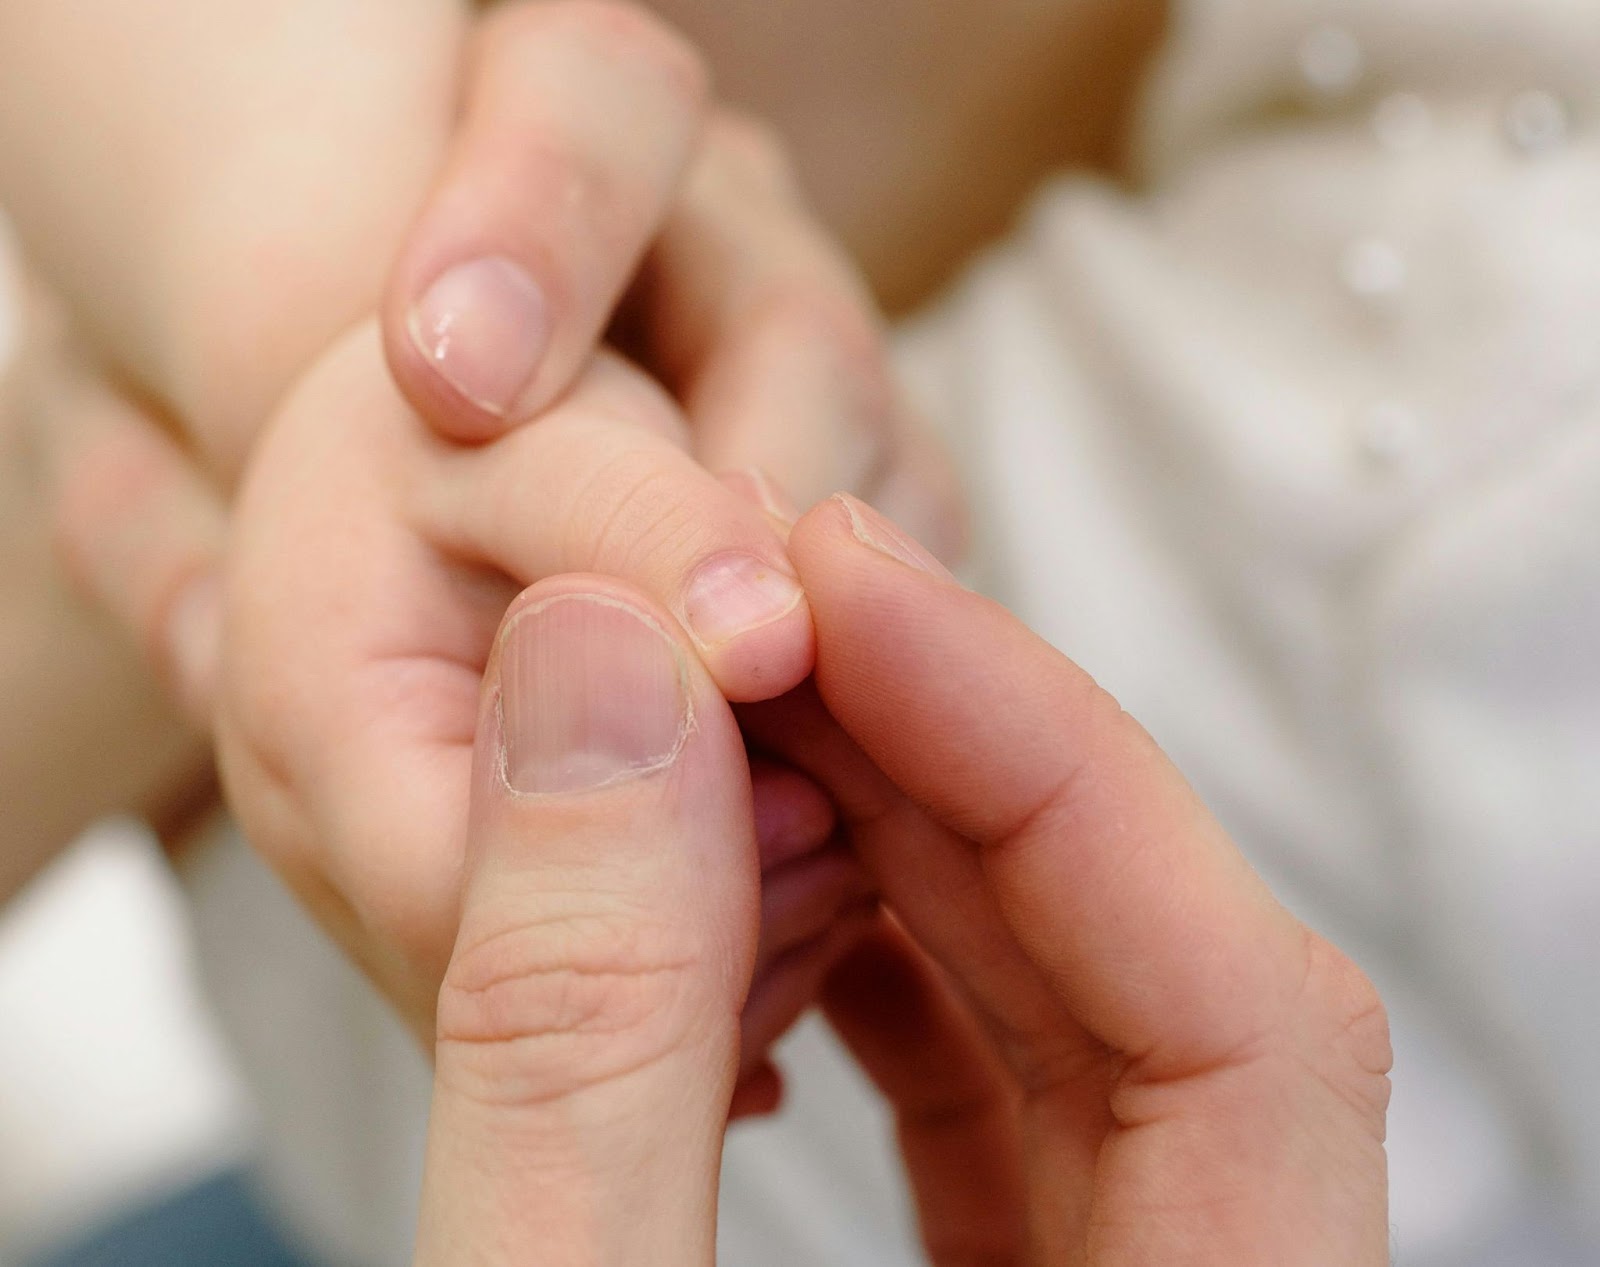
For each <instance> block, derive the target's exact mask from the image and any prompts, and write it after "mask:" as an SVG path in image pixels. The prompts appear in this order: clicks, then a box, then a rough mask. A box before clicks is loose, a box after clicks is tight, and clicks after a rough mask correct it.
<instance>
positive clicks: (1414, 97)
mask: <svg viewBox="0 0 1600 1267" xmlns="http://www.w3.org/2000/svg"><path fill="white" fill-rule="evenodd" d="M1372 131H1373V135H1375V136H1376V137H1377V138H1378V144H1379V145H1381V146H1383V148H1384V149H1386V150H1388V151H1389V152H1390V153H1392V154H1410V153H1413V152H1415V151H1416V150H1420V149H1421V148H1422V147H1423V146H1424V145H1426V144H1427V143H1428V141H1429V140H1430V139H1431V138H1432V136H1433V111H1431V110H1430V109H1428V103H1427V102H1426V101H1424V100H1423V99H1422V98H1421V97H1420V96H1419V95H1418V94H1416V93H1414V92H1394V93H1390V94H1389V95H1388V96H1387V97H1385V98H1384V99H1383V100H1382V101H1380V102H1378V104H1377V106H1376V107H1375V108H1374V109H1373V111H1372Z"/></svg>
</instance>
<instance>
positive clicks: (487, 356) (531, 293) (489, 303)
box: [410, 255, 550, 415]
mask: <svg viewBox="0 0 1600 1267" xmlns="http://www.w3.org/2000/svg"><path fill="white" fill-rule="evenodd" d="M410 332H411V340H412V342H413V343H414V344H415V345H416V346H417V349H418V350H419V351H420V352H421V353H422V354H423V355H424V356H425V357H427V358H428V360H429V362H430V363H431V364H432V365H433V367H434V368H435V369H436V370H438V371H439V373H440V374H441V375H442V376H443V377H444V379H445V381H446V382H448V383H449V384H450V386H452V387H454V388H455V389H456V391H458V392H460V393H461V395H463V396H465V397H466V398H467V399H468V400H470V401H471V402H472V403H473V404H475V405H477V406H478V407H479V408H480V409H483V410H485V411H487V412H489V413H492V414H496V415H504V414H506V413H508V412H509V411H510V410H511V409H512V407H513V406H514V405H515V404H516V403H517V400H518V398H519V397H520V396H521V395H522V393H523V392H524V391H525V390H526V389H527V386H528V384H529V383H530V382H532V381H533V376H534V374H535V373H536V372H537V371H538V368H539V363H540V361H542V360H543V359H544V354H545V349H546V347H547V346H548V344H549V341H550V312H549V307H548V305H547V304H546V302H545V297H544V292H543V291H542V290H540V289H539V285H538V283H537V282H535V281H534V280H533V278H531V277H529V276H528V274H527V273H526V272H524V271H523V269H522V267H521V266H520V265H518V264H517V263H516V262H515V261H513V260H509V259H506V258H505V257H504V256H498V255H491V256H485V257H484V258H482V259H476V260H469V261H467V262H466V263H464V264H457V265H456V266H455V267H453V268H450V269H447V270H445V272H443V273H442V274H440V276H439V278H438V279H437V280H436V281H435V282H434V283H433V285H432V286H430V287H429V288H428V291H427V293H426V294H425V295H423V297H422V298H421V299H420V300H419V301H418V302H417V304H416V306H415V307H414V308H413V309H412V310H411V319H410Z"/></svg>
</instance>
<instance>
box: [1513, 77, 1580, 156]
mask: <svg viewBox="0 0 1600 1267" xmlns="http://www.w3.org/2000/svg"><path fill="white" fill-rule="evenodd" d="M1502 126H1503V127H1504V129H1505V135H1506V140H1507V141H1508V142H1509V143H1510V145H1511V147H1512V149H1515V150H1517V151H1519V152H1520V153H1523V154H1530V155H1532V154H1544V153H1547V152H1548V151H1550V150H1553V149H1556V148H1557V147H1558V146H1560V145H1562V144H1563V143H1565V141H1566V139H1567V134H1568V132H1569V131H1570V130H1571V120H1570V119H1569V118H1568V115H1567V107H1566V104H1565V103H1564V102H1563V101H1562V100H1561V98H1559V97H1557V96H1556V95H1555V94H1554V93H1552V92H1546V91H1544V90H1543V89H1542V88H1531V89H1529V90H1528V91H1527V92H1519V93H1518V94H1517V95H1516V96H1514V97H1513V98H1511V100H1510V101H1509V102H1507V103H1506V109H1505V117H1504V119H1503V120H1502Z"/></svg>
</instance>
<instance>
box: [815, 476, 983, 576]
mask: <svg viewBox="0 0 1600 1267" xmlns="http://www.w3.org/2000/svg"><path fill="white" fill-rule="evenodd" d="M833 500H834V501H836V502H838V503H839V505H841V506H843V507H844V510H845V513H846V514H847V515H849V516H850V531H851V532H852V533H854V534H855V538H856V540H857V541H859V542H861V544H862V545H864V546H870V547H871V548H872V549H874V550H876V551H877V552H878V553H879V554H886V555H888V556H889V557H890V558H891V559H894V560H896V561H898V562H900V563H904V564H905V565H906V566H907V567H914V568H916V569H917V571H919V572H926V573H928V574H929V575H930V576H937V577H940V578H942V579H944V580H947V581H953V580H955V579H956V578H955V574H954V573H953V572H951V571H950V569H949V568H947V567H945V565H944V564H943V563H940V562H939V560H938V559H936V558H935V557H934V556H933V555H932V554H930V553H929V552H928V551H927V550H925V549H924V548H923V547H922V546H920V545H918V544H917V543H916V542H915V541H913V540H912V539H911V538H910V537H908V536H907V535H906V534H905V533H904V532H902V531H901V530H900V529H899V528H898V527H896V526H895V525H894V523H892V522H891V521H890V520H889V519H887V518H886V517H885V516H883V515H880V514H879V513H878V512H877V511H875V510H873V509H872V507H871V506H868V505H867V504H866V503H865V502H862V501H858V500H856V498H854V497H852V496H850V494H849V493H835V494H834V497H833Z"/></svg>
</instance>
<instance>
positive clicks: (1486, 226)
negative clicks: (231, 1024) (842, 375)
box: [255, 0, 1600, 1267]
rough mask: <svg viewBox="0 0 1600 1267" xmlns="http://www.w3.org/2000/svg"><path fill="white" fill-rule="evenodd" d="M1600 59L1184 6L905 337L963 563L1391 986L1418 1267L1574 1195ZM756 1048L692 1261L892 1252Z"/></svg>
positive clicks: (1550, 32)
mask: <svg viewBox="0 0 1600 1267" xmlns="http://www.w3.org/2000/svg"><path fill="white" fill-rule="evenodd" d="M1597 71H1600V9H1597V8H1596V6H1595V4H1594V0H1191V2H1190V3H1189V4H1187V5H1186V6H1185V7H1184V8H1183V9H1182V11H1181V12H1180V13H1179V15H1178V17H1177V20H1176V22H1175V30H1174V36H1173V39H1172V44H1171V48H1170V50H1169V55H1168V56H1167V58H1166V59H1165V63H1164V66H1163V68H1162V70H1161V73H1160V74H1159V75H1158V76H1157V77H1156V80H1155V81H1154V83H1153V84H1152V86H1151V89H1150V93H1149V97H1148V109H1147V111H1146V116H1145V126H1144V129H1143V152H1144V154H1145V156H1146V160H1145V167H1144V184H1143V186H1142V188H1141V190H1140V191H1139V192H1138V193H1137V194H1136V195H1130V194H1125V193H1119V192H1116V191H1113V190H1111V189H1109V188H1107V187H1104V186H1102V185H1099V184H1096V183H1093V182H1089V181H1085V180H1082V179H1071V180H1065V181H1062V182H1061V183H1059V184H1057V185H1055V186H1054V187H1052V188H1050V189H1048V190H1046V191H1045V192H1044V193H1043V195H1042V196H1041V198H1040V199H1039V200H1038V202H1037V205H1036V206H1035V207H1034V209H1033V211H1032V212H1031V214H1030V215H1029V216H1028V218H1027V220H1026V222H1025V224H1023V225H1022V227H1021V228H1020V230H1019V231H1018V232H1017V233H1016V235H1015V236H1014V238H1013V239H1012V240H1011V241H1009V242H1008V243H1006V244H1005V245H1004V246H1003V247H1002V248H1000V249H998V250H996V251H995V252H994V253H993V254H992V255H991V256H990V257H988V258H987V259H986V260H985V261H983V262H982V263H981V264H980V265H979V266H978V267H977V268H976V269H975V270H974V271H973V272H972V274H971V275H970V276H969V277H968V279H967V280H966V281H965V282H964V283H963V284H962V285H961V286H960V287H959V288H958V289H957V290H956V292H955V293H953V294H952V295H951V296H950V297H949V298H948V299H947V300H946V301H945V302H944V303H943V304H942V305H941V306H940V307H939V308H938V309H937V310H936V311H935V312H933V313H932V314H930V315H929V317H928V318H927V319H926V320H924V321H922V322H920V323H919V324H918V326H917V328H916V329H914V330H912V331H910V332H908V333H907V336H906V339H905V343H904V350H905V353H906V363H907V366H908V369H909V370H910V371H911V372H912V374H913V377H914V378H915V379H916V381H917V382H918V383H919V385H920V387H921V390H922V391H923V394H924V395H925V397H926V398H927V402H928V404H929V407H930V409H931V410H932V411H933V412H935V413H936V414H937V415H940V416H942V417H943V418H944V419H945V420H947V421H948V422H949V424H950V432H951V435H952V437H953V438H954V441H955V443H956V444H957V445H958V447H959V448H960V451H961V453H962V456H963V465H964V468H965V469H966V470H967V471H968V472H970V473H971V476H972V483H973V487H972V492H973V494H974V497H975V499H976V503H977V509H978V517H979V539H980V552H981V555H982V559H983V571H984V579H985V581H986V583H987V585H988V587H989V588H991V589H993V590H994V591H995V592H996V593H997V594H999V595H1000V596H1001V597H1002V598H1004V599H1005V600H1006V601H1007V602H1009V603H1010V604H1011V605H1012V606H1013V607H1014V608H1015V609H1016V610H1018V611H1019V612H1020V613H1021V614H1022V615H1023V616H1024V618H1025V619H1027V620H1028V621H1029V622H1030V623H1031V624H1033V625H1034V626H1035V627H1036V628H1038V629H1039V630H1041V631H1042V632H1043V633H1044V634H1045V635H1046V636H1047V637H1049V638H1050V639H1051V640H1052V641H1054V642H1055V643H1056V644H1057V645H1059V646H1060V647H1062V648H1063V649H1064V650H1066V651H1067V652H1068V653H1070V654H1071V655H1073V656H1074V657H1075V658H1076V659H1078V660H1079V661H1080V662H1081V663H1082V664H1084V665H1085V666H1086V667H1087V668H1089V669H1090V670H1091V671H1092V672H1094V673H1095V674H1096V675H1097V676H1099V677H1100V679H1101V680H1102V681H1103V682H1104V683H1105V684H1106V685H1107V686H1108V687H1110V688H1111V689H1112V690H1113V691H1114V692H1115V693H1116V694H1118V695H1119V696H1120V697H1121V699H1122V701H1123V702H1124V704H1125V705H1126V706H1127V707H1128V708H1130V709H1131V711H1133V712H1134V713H1135V714H1136V715H1137V716H1139V717H1140V718H1141V719H1142V720H1143V721H1144V722H1145V723H1146V724H1147V725H1148V726H1149V727H1150V728H1151V730H1152V731H1153V732H1154V733H1155V735H1156V736H1157V737H1158V738H1159V739H1160V740H1161V741H1162V742H1163V744H1164V745H1165V746H1166V747H1167V749H1168V750H1169V751H1170V752H1171V753H1172V754H1173V756H1174V757H1175V759H1176V760H1177V761H1178V763H1179V764H1180V765H1181V766H1182V767H1183V768H1184V769H1185V770H1186V772H1187V773H1188V774H1189V776H1190V777H1191V778H1192V779H1193V780H1194V781H1195V783H1196V784H1197V785H1198V787H1199V788H1200V790H1201V792H1202V793H1203V794H1204V796H1205V797H1206V798H1207V799H1208V800H1209V801H1210V803H1211V804H1212V805H1213V806H1214V807H1215V808H1216V809H1217V810H1218V812H1219V813H1220V814H1221V816H1222V818H1223V819H1224V820H1225V821H1226V822H1227V823H1228V824H1229V825H1230V827H1231V828H1232V829H1233V831H1234V832H1235V833H1236V834H1237V837H1238V839H1239V840H1240V841H1241V843H1242V844H1243V845H1244V847H1245V848H1246V849H1247V851H1248V852H1249V853H1250V855H1251V856H1252V857H1253V858H1254V859H1255V860H1256V861H1257V863H1258V865H1260V866H1261V867H1262V868H1263V870H1264V871H1265V872H1266V873H1267V875H1268V877H1269V878H1270V879H1271V880H1272V882H1273V883H1274V884H1275V885H1276V886H1277V887H1278V888H1279V890H1280V892H1282V893H1283V894H1284V895H1285V896H1286V898H1287V899H1288V900H1289V901H1291V902H1292V903H1293V904H1294V905H1295V906H1296V908H1297V909H1299V910H1300V911H1301V912H1302V913H1303V914H1304V915H1305V916H1306V918H1308V919H1309V920H1310V921H1311V922H1312V923H1313V924H1315V925H1316V926H1318V927H1319V928H1321V929H1322V930H1323V931H1325V932H1327V933H1328V934H1330V935H1331V936H1332V937H1333V938H1334V939H1335V940H1336V941H1338V942H1340V943H1341V944H1343V945H1344V946H1346V948H1348V949H1349V950H1350V951H1351V952H1352V953H1354V954H1355V955H1356V957H1357V958H1358V959H1360V960H1361V961H1362V962H1363V963H1364V965H1365V966H1366V967H1367V968H1368V969H1369V971H1370V972H1371V973H1372V974H1373V975H1374V977H1375V978H1376V979H1377V980H1378V982H1379V984H1380V986H1381V987H1382V988H1383V989H1384V990H1385V992H1386V994H1387V997H1388V1000H1389V1002H1390V1005H1391V1009H1392V1012H1393V1017H1394V1022H1395V1031H1396V1040H1397V1048H1398V1054H1399V1063H1398V1066H1397V1070H1396V1075H1395V1082H1396V1088H1397V1090H1396V1099H1395V1107H1394V1119H1393V1124H1392V1132H1391V1139H1392V1147H1391V1153H1392V1158H1393V1169H1394V1186H1395V1198H1394V1213H1393V1220H1394V1224H1395V1227H1396V1236H1397V1242H1398V1245H1399V1247H1400V1250H1401V1253H1402V1255H1403V1256H1404V1257H1403V1261H1406V1262H1409V1263H1412V1264H1422V1263H1438V1264H1445V1263H1449V1264H1457V1263H1465V1262H1468V1261H1474V1262H1476V1261H1480V1259H1479V1258H1477V1257H1475V1256H1474V1255H1475V1254H1481V1253H1485V1252H1489V1251H1487V1250H1484V1249H1482V1244H1483V1243H1484V1242H1483V1238H1484V1237H1485V1236H1487V1235H1489V1234H1490V1232H1491V1230H1492V1229H1494V1228H1497V1227H1498V1228H1502V1229H1503V1228H1504V1227H1506V1226H1508V1225H1512V1224H1514V1222H1515V1220H1517V1219H1519V1218H1526V1217H1530V1216H1529V1215H1528V1214H1527V1211H1529V1210H1530V1209H1533V1208H1535V1207H1534V1206H1533V1205H1532V1203H1534V1202H1537V1201H1544V1200H1547V1199H1553V1200H1557V1201H1561V1200H1565V1201H1566V1202H1568V1207H1567V1210H1566V1212H1565V1213H1563V1214H1560V1215H1558V1216H1557V1217H1571V1218H1573V1219H1576V1218H1578V1217H1579V1215H1580V1213H1581V1199H1582V1196H1583V1195H1584V1194H1585V1193H1588V1192H1593V1191H1596V1190H1597V1189H1600V1076H1596V1072H1595V1070H1594V1069H1593V1068H1592V1055H1591V1053H1593V1052H1594V1051H1595V1050H1596V1049H1597V1048H1600V999H1597V998H1596V997H1595V992H1594V990H1593V988H1592V984H1591V983H1592V982H1593V981H1594V979H1595V976H1596V970H1597V966H1600V919H1597V918H1596V916H1597V915H1600V76H1597V74H1596V72H1597ZM255 1019H256V1022H257V1023H263V1021H262V1018H259V1017H258V1018H255ZM265 1023H267V1024H269V1025H270V1026H271V1028H272V1030H273V1033H274V1041H275V1042H278V1043H280V1044H282V1043H283V1042H284V1041H285V1039H286V1038H287V1037H288V1035H286V1033H285V1032H284V1029H283V1027H282V1026H280V1025H279V1024H277V1023H275V1022H271V1021H267V1022H265ZM329 1037H330V1036H329V1035H327V1034H326V1033H325V1034H324V1036H323V1037H322V1038H321V1039H320V1040H319V1041H318V1043H317V1047H316V1051H317V1059H316V1061H315V1062H310V1061H308V1062H306V1065H307V1067H306V1068H305V1069H304V1070H299V1069H298V1068H297V1070H296V1072H295V1074H294V1077H293V1078H291V1079H290V1080H289V1082H288V1083H286V1085H285V1087H284V1088H283V1095H286V1096H293V1095H296V1094H304V1090H303V1080H304V1078H306V1077H309V1076H311V1075H312V1074H313V1073H314V1072H316V1070H317V1068H318V1066H321V1067H322V1068H323V1069H326V1067H327V1065H328V1064H329V1063H330V1061H332V1060H334V1059H335V1058H337V1057H338V1053H339V1052H342V1051H343V1046H342V1045H336V1044H333V1043H330V1041H329ZM789 1051H790V1052H791V1055H792V1057H793V1059H791V1061H790V1065H791V1072H792V1074H793V1082H794V1084H795V1092H794V1103H793V1104H792V1106H791V1109H790V1110H789V1112H788V1113H787V1114H786V1115H785V1117H784V1118H783V1119H782V1120H780V1121H779V1122H777V1123H774V1124H771V1125H765V1126H757V1127H754V1128H742V1129H741V1130H739V1131H737V1132H735V1135H734V1138H733V1141H732V1142H731V1144H730V1147H729V1153H728V1161H727V1165H726V1168H725V1174H726V1200H725V1207H726V1208H725V1219H724V1223H725V1227H724V1250H725V1257H724V1261H725V1262H727V1263H729V1264H733V1265H735V1267H742V1265H744V1264H749V1265H751V1267H758V1265H759V1267H784V1265H786V1264H795V1265H796V1267H798V1265H799V1264H811V1263H817V1262H827V1263H829V1264H833V1265H836V1267H848V1265H851V1264H862V1265H863V1267H865V1265H866V1264H872V1265H873V1267H879V1265H881V1264H893V1263H900V1262H909V1261H915V1258H914V1251H913V1250H912V1248H911V1244H912V1242H911V1239H910V1234H909V1231H908V1228H909V1221H908V1219H907V1216H906V1213H905V1209H904V1199H903V1196H902V1194H901V1193H900V1192H899V1190H898V1188H897V1186H896V1185H895V1184H894V1183H893V1182H892V1178H891V1177H892V1175H893V1173H894V1172H893V1168H892V1164H891V1162H890V1161H889V1160H888V1155H887V1153H886V1152H885V1149H884V1147H883V1142H884V1137H883V1135H882V1132H881V1127H882V1122H881V1117H880V1116H879V1114H878V1111H877V1110H876V1108H875V1106H873V1104H872V1102H871V1100H870V1098H869V1097H867V1096H866V1095H865V1093H864V1092H863V1091H862V1090H861V1088H860V1084H859V1081H858V1080H856V1079H855V1078H854V1075H852V1074H850V1073H848V1072H847V1071H846V1070H845V1069H844V1067H843V1066H842V1065H841V1064H840V1062H839V1060H838V1057H837V1054H836V1053H835V1052H833V1051H832V1050H831V1048H829V1047H828V1045H827V1044H826V1042H825V1040H823V1039H822V1038H821V1037H820V1036H819V1034H818V1033H817V1032H816V1031H815V1030H814V1029H807V1030H804V1031H802V1033H801V1035H800V1036H799V1037H798V1039H797V1040H796V1041H795V1042H794V1043H793V1044H792V1045H791V1046H790V1048H789ZM285 1058H286V1059H288V1056H287V1055H286V1057H285ZM296 1059H298V1057H297V1058H296ZM285 1067H286V1068H287V1067H288V1066H285ZM347 1090H348V1092H349V1093H350V1094H357V1093H358V1092H360V1088H359V1087H357V1086H355V1085H351V1086H349V1087H348V1088H347ZM368 1094H370V1092H368ZM281 1098H282V1097H281V1096H279V1097H274V1101H276V1100H278V1099H281ZM875 1140H876V1141H877V1142H876V1143H875V1142H874V1141H875ZM363 1142H364V1141H362V1140H354V1141H352V1145H353V1146H356V1147H359V1146H360V1145H361V1144H362V1143H363ZM1547 1193H1554V1194H1555V1196H1554V1197H1553V1198H1551V1197H1548V1196H1547ZM346 1243H347V1244H350V1243H353V1242H351V1241H348V1240H347V1241H346ZM1505 1243H1509V1244H1512V1245H1516V1246H1517V1247H1518V1249H1517V1252H1516V1257H1515V1261H1518V1262H1523V1263H1535V1262H1538V1261H1544V1262H1557V1261H1563V1259H1562V1258H1561V1257H1560V1254H1559V1253H1558V1251H1557V1250H1556V1249H1555V1248H1552V1249H1551V1250H1550V1251H1549V1253H1548V1254H1547V1255H1546V1257H1544V1258H1543V1259H1542V1260H1541V1259H1539V1258H1538V1257H1536V1255H1537V1254H1538V1253H1540V1252H1542V1251H1539V1250H1536V1249H1535V1248H1534V1244H1533V1240H1532V1234H1531V1233H1529V1234H1528V1238H1527V1239H1524V1238H1523V1234H1521V1233H1518V1234H1516V1235H1513V1236H1512V1237H1511V1239H1510V1240H1509V1241H1508V1242H1503V1244H1505ZM1597 1243H1600V1242H1597ZM1474 1245H1478V1246H1479V1248H1478V1249H1477V1250H1473V1249H1472V1248H1471V1247H1472V1246H1474ZM1597 1252H1600V1251H1597ZM374 1261H376V1260H375V1259H374ZM1570 1261H1580V1259H1579V1257H1578V1256H1577V1253H1576V1251H1574V1252H1573V1257H1572V1258H1571V1259H1570Z"/></svg>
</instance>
